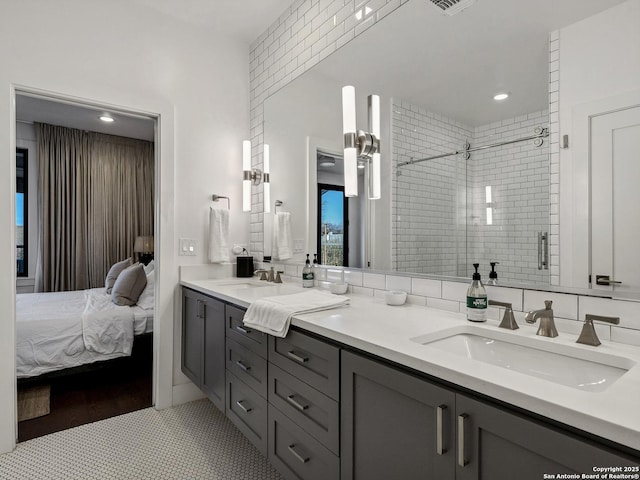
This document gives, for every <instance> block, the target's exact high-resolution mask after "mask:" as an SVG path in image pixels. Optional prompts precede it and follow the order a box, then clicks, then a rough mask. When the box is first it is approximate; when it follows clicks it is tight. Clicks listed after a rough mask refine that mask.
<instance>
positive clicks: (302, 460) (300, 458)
mask: <svg viewBox="0 0 640 480" xmlns="http://www.w3.org/2000/svg"><path fill="white" fill-rule="evenodd" d="M288 448H289V451H290V452H291V453H292V454H293V456H294V457H296V458H297V459H298V460H300V462H302V463H307V462H308V461H309V457H303V456H302V455H300V454H299V453H298V452H296V451H295V448H296V446H295V444H292V445H289V447H288Z"/></svg>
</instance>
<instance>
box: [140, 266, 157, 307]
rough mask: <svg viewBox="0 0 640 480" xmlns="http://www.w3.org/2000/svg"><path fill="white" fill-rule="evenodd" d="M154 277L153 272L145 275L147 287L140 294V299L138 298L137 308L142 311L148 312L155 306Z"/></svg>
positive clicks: (154, 273)
mask: <svg viewBox="0 0 640 480" xmlns="http://www.w3.org/2000/svg"><path fill="white" fill-rule="evenodd" d="M155 277H156V272H155V270H151V272H149V273H148V274H147V286H146V287H144V290H143V291H142V293H141V294H140V298H138V302H137V303H138V306H139V307H140V308H142V309H143V310H150V309H152V308H153V307H154V306H155V303H156V302H155V297H154V289H155V283H156V282H155Z"/></svg>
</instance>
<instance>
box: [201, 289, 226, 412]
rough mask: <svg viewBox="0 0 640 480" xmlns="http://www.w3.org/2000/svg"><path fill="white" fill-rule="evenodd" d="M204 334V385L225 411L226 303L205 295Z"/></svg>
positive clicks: (211, 398)
mask: <svg viewBox="0 0 640 480" xmlns="http://www.w3.org/2000/svg"><path fill="white" fill-rule="evenodd" d="M202 301H203V302H204V312H203V314H204V335H203V338H202V341H204V345H203V347H202V348H203V360H204V361H203V366H202V386H201V387H200V388H201V389H202V391H203V392H204V393H206V394H207V396H208V397H209V399H210V400H211V401H212V402H213V404H214V405H215V406H216V407H218V408H219V409H220V410H222V411H223V412H224V404H225V389H226V382H225V364H226V362H225V360H226V350H225V321H224V309H225V305H224V303H222V302H220V301H219V300H214V299H213V298H210V297H207V296H203V298H202Z"/></svg>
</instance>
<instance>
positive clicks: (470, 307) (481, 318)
mask: <svg viewBox="0 0 640 480" xmlns="http://www.w3.org/2000/svg"><path fill="white" fill-rule="evenodd" d="M479 266H480V264H479V263H474V264H473V267H474V268H475V269H476V271H475V273H474V274H473V278H472V281H471V285H470V286H469V289H468V290H467V320H469V321H470V322H486V321H487V303H488V302H487V291H486V290H485V288H484V285H483V284H482V280H481V278H480V274H479V273H478V267H479Z"/></svg>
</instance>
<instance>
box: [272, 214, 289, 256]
mask: <svg viewBox="0 0 640 480" xmlns="http://www.w3.org/2000/svg"><path fill="white" fill-rule="evenodd" d="M272 254H273V256H274V260H288V259H290V258H291V257H293V240H292V236H291V212H277V213H276V214H275V217H274V222H273V251H272Z"/></svg>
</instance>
